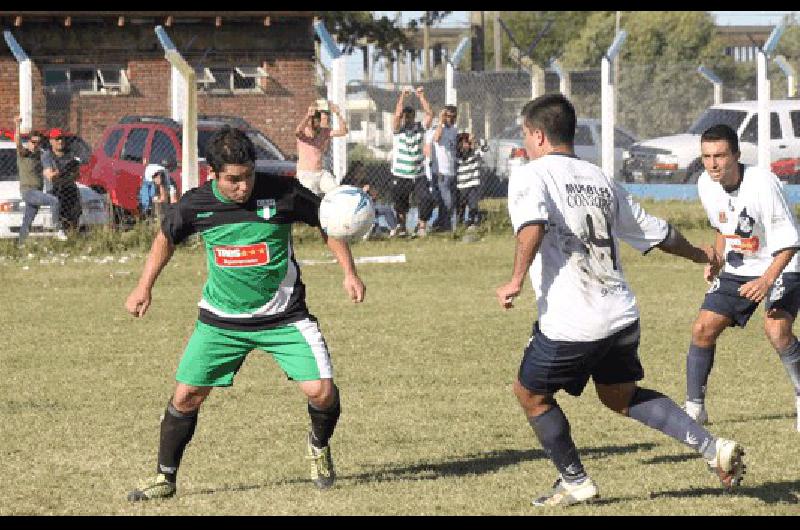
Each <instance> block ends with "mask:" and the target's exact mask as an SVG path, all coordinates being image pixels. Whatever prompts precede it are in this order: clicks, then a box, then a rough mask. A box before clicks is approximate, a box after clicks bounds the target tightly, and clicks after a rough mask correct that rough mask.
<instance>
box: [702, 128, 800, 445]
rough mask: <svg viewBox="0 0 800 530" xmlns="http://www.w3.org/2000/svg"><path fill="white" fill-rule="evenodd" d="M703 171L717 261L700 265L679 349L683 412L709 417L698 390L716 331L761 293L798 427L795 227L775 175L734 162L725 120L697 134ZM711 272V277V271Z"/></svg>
mask: <svg viewBox="0 0 800 530" xmlns="http://www.w3.org/2000/svg"><path fill="white" fill-rule="evenodd" d="M700 149H701V153H702V161H703V166H704V167H705V171H704V172H703V173H702V174H701V175H700V177H699V178H698V180H697V190H698V192H699V194H700V200H701V202H702V203H703V207H704V208H705V210H706V213H707V214H708V219H709V221H711V225H712V226H713V227H714V228H715V229H716V231H717V234H716V242H715V247H716V249H717V252H718V254H719V255H720V256H721V257H723V258H724V268H723V269H722V272H721V274H719V276H716V275H717V272H718V270H717V269H711V268H709V269H707V270H706V280H708V281H712V280H713V283H712V284H711V288H710V289H709V290H708V293H707V294H706V296H705V299H704V301H703V305H702V306H701V308H700V313H699V314H698V316H697V319H696V320H695V322H694V325H693V326H692V342H691V344H690V345H689V352H688V354H687V356H686V411H687V412H688V413H689V415H690V416H692V417H693V418H695V419H696V420H698V422H700V423H704V422H706V421H707V420H708V414H707V412H706V409H705V393H706V386H707V384H708V376H709V374H710V373H711V367H712V366H713V364H714V353H715V350H716V342H717V337H719V335H720V334H721V333H722V332H723V330H725V328H727V327H729V326H740V327H744V326H745V325H746V324H747V321H748V320H749V319H750V316H751V315H752V314H753V312H754V311H755V310H756V308H757V307H758V305H759V303H761V301H762V300H766V303H765V310H766V311H765V317H764V331H765V332H766V335H767V338H768V339H769V342H770V344H771V345H772V347H773V348H775V350H776V351H777V352H778V355H779V357H780V359H781V361H782V362H783V365H784V367H785V368H786V372H787V373H788V374H789V378H790V380H791V382H792V385H793V386H794V390H795V402H796V407H797V410H798V416H799V418H798V423H797V425H796V428H797V430H799V431H800V343H798V341H797V337H795V335H794V334H793V333H792V324H793V323H794V319H795V317H796V316H797V310H798V307H800V263H798V257H797V255H796V252H797V249H798V247H800V232H799V231H798V227H797V224H796V222H795V219H794V215H793V213H792V211H791V209H790V208H789V205H788V204H787V202H786V199H785V197H784V196H783V193H782V191H781V184H780V182H779V181H778V179H777V177H776V176H775V175H773V174H772V173H771V172H769V171H765V170H763V169H759V168H757V167H745V166H744V165H742V164H740V163H739V154H740V153H739V140H738V138H737V136H736V132H735V131H734V130H733V129H731V128H730V127H728V126H727V125H715V126H713V127H711V128H709V129H708V130H706V131H705V132H704V133H703V134H702V135H701V137H700ZM715 276H716V277H715Z"/></svg>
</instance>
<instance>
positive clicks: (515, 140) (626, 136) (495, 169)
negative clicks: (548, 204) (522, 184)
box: [485, 118, 636, 180]
mask: <svg viewBox="0 0 800 530" xmlns="http://www.w3.org/2000/svg"><path fill="white" fill-rule="evenodd" d="M601 123H602V122H601V121H600V120H598V119H595V118H578V123H577V126H576V127H575V154H576V155H577V156H578V157H579V158H581V159H583V160H587V161H589V162H592V163H593V164H597V165H598V166H599V165H601V163H602V152H601V150H600V143H601V136H600V135H601V131H602V126H601ZM634 142H636V137H635V136H634V135H633V134H631V133H630V132H628V131H626V130H625V129H623V128H622V127H615V128H614V151H615V162H614V174H615V175H619V173H620V171H621V169H622V155H623V151H624V150H625V149H628V148H629V147H630V146H631V145H633V143H634ZM488 144H489V151H488V152H487V153H486V157H485V160H486V167H487V168H488V170H489V172H490V173H494V175H496V177H497V179H498V180H504V179H507V178H508V175H509V173H510V171H509V162H510V161H512V157H511V156H510V155H511V152H512V150H513V149H515V148H519V147H522V146H523V145H522V125H514V126H512V127H508V128H507V129H505V130H504V131H503V132H502V133H500V134H499V135H498V136H497V137H496V138H492V139H491V140H489V142H488ZM515 163H517V162H516V161H512V162H511V164H512V165H513V164H515Z"/></svg>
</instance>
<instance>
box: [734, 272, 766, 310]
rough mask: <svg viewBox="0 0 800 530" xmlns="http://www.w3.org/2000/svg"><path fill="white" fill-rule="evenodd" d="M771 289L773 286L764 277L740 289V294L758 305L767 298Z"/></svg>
mask: <svg viewBox="0 0 800 530" xmlns="http://www.w3.org/2000/svg"><path fill="white" fill-rule="evenodd" d="M770 287H772V284H771V283H769V282H768V281H767V280H766V279H765V278H764V277H763V276H762V277H760V278H756V279H755V280H751V281H749V282H747V283H746V284H744V285H742V286H741V287H739V294H740V295H742V296H743V297H745V298H747V299H748V300H750V301H751V302H756V303H758V302H761V300H763V299H764V297H765V296H767V292H768V291H769V288H770Z"/></svg>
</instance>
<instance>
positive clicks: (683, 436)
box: [628, 388, 716, 460]
mask: <svg viewBox="0 0 800 530" xmlns="http://www.w3.org/2000/svg"><path fill="white" fill-rule="evenodd" d="M628 415H629V416H630V417H631V418H633V419H635V420H636V421H639V422H641V423H644V424H645V425H647V426H648V427H651V428H653V429H656V430H657V431H661V432H663V433H664V434H666V435H667V436H671V437H672V438H674V439H676V440H678V441H679V442H681V443H682V444H685V445H687V446H688V447H690V448H692V449H694V450H695V451H697V452H698V453H700V454H702V455H703V457H704V458H706V459H707V460H708V459H711V458H712V457H713V456H714V454H715V452H716V439H715V438H714V436H712V435H711V433H709V432H708V431H707V430H705V429H704V428H703V427H701V426H700V425H698V424H697V423H695V422H694V420H692V418H691V417H690V416H689V415H688V414H686V412H685V411H684V410H683V409H682V408H680V407H679V406H678V405H677V404H676V403H675V402H674V401H672V400H671V399H670V398H668V397H667V396H665V395H664V394H662V393H660V392H656V391H655V390H650V389H649V388H637V389H636V392H635V393H634V394H633V397H632V398H631V403H630V405H629V406H628Z"/></svg>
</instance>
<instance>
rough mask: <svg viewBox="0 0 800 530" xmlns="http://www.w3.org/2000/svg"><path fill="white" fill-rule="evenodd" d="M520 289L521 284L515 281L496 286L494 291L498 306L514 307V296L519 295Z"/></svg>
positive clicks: (504, 307)
mask: <svg viewBox="0 0 800 530" xmlns="http://www.w3.org/2000/svg"><path fill="white" fill-rule="evenodd" d="M521 290H522V289H521V286H520V285H518V284H517V283H516V282H508V283H507V284H505V285H501V286H500V287H498V288H497V290H496V291H495V295H496V296H497V302H498V303H499V304H500V307H502V308H503V309H511V308H512V307H514V298H516V297H517V296H519V293H520V291H521Z"/></svg>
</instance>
